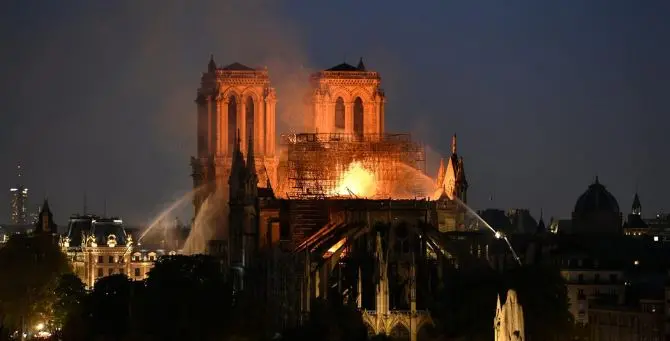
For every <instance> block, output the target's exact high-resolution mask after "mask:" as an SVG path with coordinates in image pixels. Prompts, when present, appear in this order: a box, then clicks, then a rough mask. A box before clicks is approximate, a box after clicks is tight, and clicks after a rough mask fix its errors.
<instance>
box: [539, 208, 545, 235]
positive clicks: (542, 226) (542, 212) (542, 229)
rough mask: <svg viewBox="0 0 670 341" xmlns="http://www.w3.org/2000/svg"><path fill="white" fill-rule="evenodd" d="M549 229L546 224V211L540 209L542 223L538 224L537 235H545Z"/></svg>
mask: <svg viewBox="0 0 670 341" xmlns="http://www.w3.org/2000/svg"><path fill="white" fill-rule="evenodd" d="M545 231H547V227H546V225H545V224H544V211H543V210H542V209H540V221H539V222H538V223H537V233H544V232H545Z"/></svg>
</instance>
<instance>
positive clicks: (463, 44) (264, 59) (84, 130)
mask: <svg viewBox="0 0 670 341" xmlns="http://www.w3.org/2000/svg"><path fill="white" fill-rule="evenodd" d="M186 3H187V1H180V2H171V1H130V0H129V1H99V2H96V1H83V0H82V1H67V2H63V1H6V2H4V3H3V4H2V5H0V42H1V45H0V115H2V121H1V123H0V155H1V156H2V162H0V183H2V184H3V185H2V186H4V188H5V189H6V192H5V193H6V195H0V222H6V221H8V220H9V202H10V193H9V188H10V187H11V186H13V185H15V184H16V181H17V180H16V174H15V173H16V172H15V168H16V164H17V163H19V162H21V163H22V164H23V165H24V168H25V172H24V181H23V182H24V183H25V184H26V185H27V186H28V187H29V188H30V201H31V208H33V207H35V206H36V205H37V204H39V203H40V202H41V200H42V198H43V197H44V196H48V198H49V202H50V205H51V207H52V209H53V211H54V214H55V219H56V221H57V222H58V223H60V224H65V223H66V222H67V217H68V216H69V215H70V214H71V213H77V212H82V209H83V208H82V207H83V197H84V193H87V197H88V207H89V211H92V212H97V213H102V211H103V206H104V202H105V200H106V202H107V205H106V206H107V213H109V214H110V215H119V216H122V217H123V218H124V219H125V220H126V221H129V222H131V223H133V224H142V223H145V222H147V221H149V220H151V218H152V217H153V216H154V215H155V214H156V213H157V212H159V211H160V210H161V209H162V208H163V207H165V206H166V205H167V204H169V203H170V202H171V201H172V200H174V199H175V198H178V197H179V196H180V195H181V194H183V193H185V192H187V191H188V190H189V189H190V188H191V187H192V181H191V179H190V177H189V174H190V167H189V157H190V156H191V155H194V154H195V143H196V138H195V133H196V127H195V126H196V116H195V115H196V106H195V103H194V99H195V94H196V93H195V92H196V89H197V87H198V84H199V80H200V74H201V72H202V71H205V70H206V65H207V61H208V59H209V55H210V53H213V54H214V55H215V58H216V61H217V62H218V63H219V64H229V63H232V62H235V61H238V62H241V63H243V64H247V65H250V66H257V67H260V66H267V67H268V68H269V71H270V76H271V78H272V81H273V83H274V86H275V87H276V88H277V93H278V99H279V104H278V112H277V115H278V120H277V122H278V125H279V126H278V130H288V129H291V128H292V127H291V125H290V123H291V120H292V119H293V120H295V118H296V117H299V115H300V114H301V112H299V110H300V101H301V100H302V96H303V91H304V90H305V88H306V86H307V75H308V74H309V73H310V72H312V71H315V70H317V69H324V68H328V67H331V66H334V65H336V64H339V63H341V62H343V61H347V62H349V63H351V64H355V63H357V62H358V58H359V57H361V56H362V57H363V58H364V61H365V64H366V66H367V67H368V69H372V70H376V71H379V72H380V73H381V75H382V82H383V87H384V89H385V90H386V95H387V99H388V102H387V107H386V108H387V109H386V117H387V120H386V122H387V123H386V128H387V131H393V132H407V131H409V132H411V133H413V134H414V135H415V137H416V138H419V139H420V140H422V141H423V142H425V143H426V144H427V145H428V146H429V147H430V152H429V153H428V157H429V158H430V159H429V162H428V166H429V173H430V174H434V173H435V172H436V169H437V164H438V162H439V160H438V157H439V155H440V154H441V155H446V153H448V152H449V150H450V147H449V145H450V142H451V135H452V134H453V133H457V134H458V139H459V144H458V147H459V153H460V154H461V155H462V156H463V157H464V159H465V169H466V172H467V175H468V179H469V182H470V191H469V199H470V204H471V206H473V207H474V208H476V209H482V208H487V207H496V208H505V209H506V208H515V207H518V208H529V209H530V210H531V213H532V214H533V215H534V216H535V217H536V218H537V217H539V213H540V209H541V208H544V212H545V219H547V218H548V217H550V216H556V217H569V215H570V213H571V211H572V209H573V206H574V203H575V201H576V199H577V197H578V196H579V195H580V194H581V193H582V192H583V191H584V190H585V189H586V188H587V186H588V185H589V184H590V183H591V182H592V181H593V180H594V177H595V176H596V175H598V176H599V178H600V181H601V182H602V183H603V184H605V185H606V186H607V188H608V189H609V190H610V191H611V192H612V193H613V194H614V195H615V196H616V197H617V199H618V200H619V204H620V206H621V208H622V210H623V211H624V213H628V212H629V210H630V206H631V202H632V199H633V195H634V193H635V190H636V188H637V189H638V192H639V194H640V198H641V200H642V205H643V214H644V215H645V216H651V215H653V214H655V213H656V212H657V211H659V210H662V209H666V210H670V206H669V205H668V204H669V203H668V201H667V194H666V193H667V190H668V188H669V187H670V178H669V176H668V174H670V161H669V160H668V142H669V138H668V127H669V123H670V118H669V115H668V113H669V109H670V104H669V100H670V96H669V94H670V93H669V92H668V89H670V81H669V80H670V44H669V42H670V39H669V37H670V20H668V18H670V2H669V1H667V0H659V1H651V0H650V1H618V0H602V1H597V0H594V1H581V0H573V1H571V0H568V1H537V0H528V1H500V0H491V1H458V2H457V1H437V0H436V1H422V2H409V1H306V0H305V1H285V2H281V1H267V2H254V1H239V2H236V1H211V2H204V1H188V4H186ZM280 3H281V4H283V5H281V4H280ZM293 128H296V129H297V127H293ZM278 132H279V131H278ZM0 187H1V186H0ZM491 196H493V201H490V200H489V199H490V197H491ZM181 211H183V212H182V213H180V214H183V215H186V216H183V217H182V218H183V220H186V219H187V218H188V216H187V215H188V214H189V213H190V211H191V210H190V206H189V205H186V206H185V207H184V208H183V209H182V210H181Z"/></svg>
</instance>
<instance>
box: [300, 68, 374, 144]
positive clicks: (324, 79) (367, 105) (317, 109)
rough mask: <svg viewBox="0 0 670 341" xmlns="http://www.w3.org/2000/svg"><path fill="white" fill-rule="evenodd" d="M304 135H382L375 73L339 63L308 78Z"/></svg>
mask: <svg viewBox="0 0 670 341" xmlns="http://www.w3.org/2000/svg"><path fill="white" fill-rule="evenodd" d="M310 83H311V88H312V90H311V100H310V102H309V110H308V111H307V113H308V115H307V117H306V121H305V125H306V127H307V131H313V132H318V133H344V134H354V135H357V136H362V135H364V134H368V135H374V134H377V135H381V134H383V133H384V102H385V96H384V90H382V89H381V87H380V85H381V77H380V76H379V73H377V72H374V71H368V70H367V69H366V68H365V64H363V58H361V60H360V61H359V62H358V65H357V66H353V65H349V64H347V63H342V64H339V65H337V66H334V67H332V68H330V69H327V70H324V71H320V72H317V73H315V74H313V75H312V76H311V78H310Z"/></svg>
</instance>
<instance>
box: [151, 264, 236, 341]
mask: <svg viewBox="0 0 670 341" xmlns="http://www.w3.org/2000/svg"><path fill="white" fill-rule="evenodd" d="M144 296H145V297H144V298H145V300H144V306H143V308H142V311H143V313H142V314H143V320H144V321H145V323H144V326H143V327H144V330H143V332H144V335H146V336H147V337H151V338H153V339H155V340H167V339H182V340H196V339H197V340H208V339H212V338H217V337H218V338H220V337H221V335H224V334H225V333H226V332H227V331H228V330H229V325H228V324H227V321H228V317H229V314H230V311H231V307H232V290H231V289H230V286H229V285H228V284H227V283H226V281H225V276H224V273H223V272H222V270H221V265H220V264H219V262H218V261H217V260H216V259H214V258H212V257H209V256H203V255H196V256H169V257H164V258H161V259H159V260H158V261H157V262H156V264H155V266H154V268H153V269H152V270H151V271H150V272H149V276H148V278H147V280H146V290H145V294H144Z"/></svg>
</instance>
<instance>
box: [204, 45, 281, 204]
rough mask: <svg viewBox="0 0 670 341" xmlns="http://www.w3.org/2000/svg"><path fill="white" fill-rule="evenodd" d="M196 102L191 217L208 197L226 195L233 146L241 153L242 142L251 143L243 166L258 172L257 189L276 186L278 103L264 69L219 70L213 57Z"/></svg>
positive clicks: (236, 66)
mask: <svg viewBox="0 0 670 341" xmlns="http://www.w3.org/2000/svg"><path fill="white" fill-rule="evenodd" d="M195 102H196V104H197V121H198V124H197V126H198V127H197V135H198V141H197V145H198V146H197V157H192V158H191V167H192V170H193V173H192V177H193V188H194V190H195V194H194V200H193V204H194V208H195V214H196V215H197V214H198V212H199V210H200V207H201V206H202V203H203V202H204V200H205V199H206V198H207V197H208V196H209V195H211V194H212V193H215V192H217V191H218V192H220V193H222V194H223V195H225V196H227V194H228V193H229V191H228V188H227V187H228V183H227V181H228V179H229V177H230V175H231V168H232V164H233V158H234V157H235V147H236V144H239V145H240V150H245V149H247V143H248V142H247V141H253V142H251V143H253V144H254V145H253V146H252V147H253V150H254V154H253V156H252V157H251V161H250V160H249V157H247V160H246V162H247V163H249V162H251V163H253V164H254V167H256V168H257V169H261V170H262V172H261V173H260V174H258V175H257V176H258V177H259V178H260V179H261V180H262V181H261V182H260V183H261V185H264V184H266V183H268V182H270V183H276V181H277V163H278V161H277V158H276V153H275V149H276V148H275V143H276V141H275V138H276V134H275V106H276V102H277V100H276V94H275V89H274V88H272V86H271V84H270V77H269V75H268V71H267V69H253V68H250V67H248V66H245V65H242V64H240V63H233V64H230V65H228V66H225V67H218V66H217V65H216V62H215V61H214V58H213V57H212V58H210V61H209V63H208V64H207V72H204V73H203V74H202V78H201V82H200V87H199V88H198V91H197V97H196V100H195ZM237 132H239V133H237ZM236 135H238V136H236ZM237 137H239V141H236V138H237ZM268 180H269V181H268ZM224 199H225V198H224Z"/></svg>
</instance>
